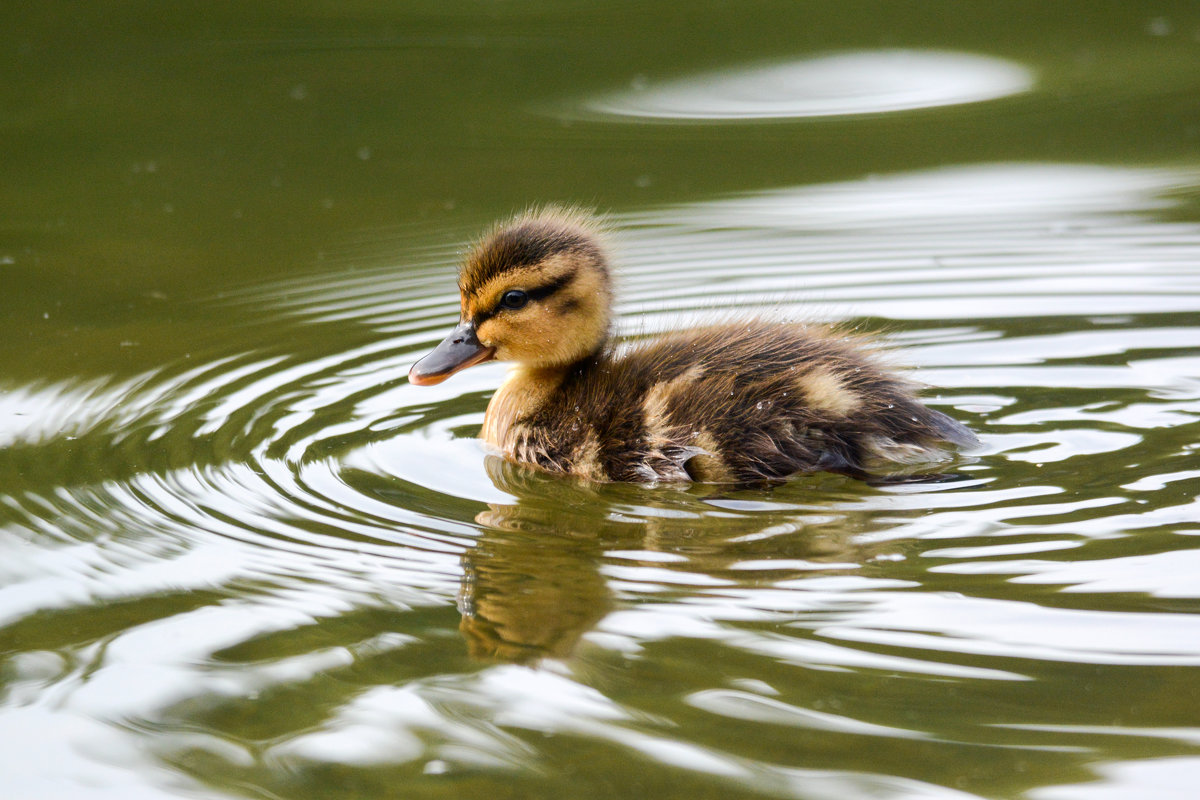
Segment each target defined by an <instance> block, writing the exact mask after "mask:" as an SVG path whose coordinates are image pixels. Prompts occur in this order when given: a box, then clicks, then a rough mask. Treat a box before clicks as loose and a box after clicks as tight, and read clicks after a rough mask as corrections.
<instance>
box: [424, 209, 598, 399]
mask: <svg viewBox="0 0 1200 800" xmlns="http://www.w3.org/2000/svg"><path fill="white" fill-rule="evenodd" d="M458 290H459V294H460V303H461V312H460V314H459V321H458V325H457V326H456V327H455V328H454V330H452V331H451V332H450V335H449V336H447V337H446V338H445V339H444V340H442V342H441V344H439V345H438V346H437V347H435V348H434V349H433V351H432V352H430V353H429V354H428V355H426V356H425V357H424V358H422V359H421V360H420V361H418V362H417V363H416V364H414V365H413V366H412V369H410V370H409V373H408V379H409V381H410V382H412V383H414V384H417V385H420V386H428V385H432V384H435V383H441V382H442V381H444V380H445V379H446V378H448V377H450V376H451V375H453V374H454V373H456V372H458V371H460V370H463V369H466V368H467V367H470V366H473V365H475V364H481V363H483V362H485V361H491V360H493V359H496V360H500V361H515V362H517V363H518V364H520V365H522V366H526V367H532V368H551V369H553V368H565V367H567V366H569V365H570V364H573V363H575V362H577V361H579V360H580V359H582V358H586V357H587V356H589V355H592V354H594V353H595V352H597V351H598V350H599V349H600V348H601V347H602V346H603V345H604V342H605V340H606V339H607V338H608V330H609V321H610V317H611V305H612V288H611V280H610V277H609V271H608V258H607V256H606V254H605V251H604V247H603V245H602V243H601V237H600V232H599V229H598V227H597V224H596V223H595V221H593V220H592V219H590V218H589V217H587V216H586V215H584V214H582V213H579V212H576V211H571V210H563V209H548V210H542V211H535V212H530V213H528V214H524V215H522V216H519V217H517V218H516V219H514V220H512V221H511V222H509V223H507V224H503V225H500V226H499V227H497V228H496V229H494V230H493V231H492V232H491V233H489V234H487V235H486V236H484V237H483V238H482V239H481V240H480V241H479V242H478V243H477V244H476V245H475V246H474V247H473V248H472V249H471V251H470V252H469V253H468V254H467V257H466V258H465V259H464V261H463V264H462V268H461V270H460V271H459V276H458Z"/></svg>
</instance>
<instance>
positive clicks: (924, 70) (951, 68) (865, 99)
mask: <svg viewBox="0 0 1200 800" xmlns="http://www.w3.org/2000/svg"><path fill="white" fill-rule="evenodd" d="M1033 85H1034V76H1033V73H1032V72H1031V71H1030V70H1029V69H1027V68H1025V67H1023V66H1021V65H1020V64H1014V63H1012V62H1011V61H1005V60H1002V59H999V58H993V57H989V56H980V55H973V54H969V53H953V52H945V51H927V50H868V51H862V52H851V53H838V54H835V55H826V56H820V57H817V58H805V59H801V60H798V61H789V62H785V63H782V64H770V65H765V66H756V67H746V68H741V69H732V70H724V71H718V72H711V73H706V74H702V75H692V76H687V77H684V78H678V79H675V80H672V81H667V82H664V83H661V84H657V85H651V86H648V87H642V86H637V87H634V88H633V89H630V90H627V91H623V92H617V93H614V94H610V95H606V96H603V97H599V98H596V99H594V100H591V101H589V102H586V103H585V104H584V109H585V110H586V111H588V112H591V113H593V114H601V115H604V116H612V117H618V118H621V117H624V118H638V119H653V120H660V121H665V120H704V121H713V120H738V119H772V118H789V117H829V116H838V115H845V114H878V113H883V112H889V111H907V110H911V109H918V108H934V107H937V106H949V105H957V104H960V103H977V102H980V101H982V100H993V99H995V98H998V97H1006V96H1009V95H1014V94H1019V93H1021V92H1026V91H1029V90H1030V89H1032V88H1033Z"/></svg>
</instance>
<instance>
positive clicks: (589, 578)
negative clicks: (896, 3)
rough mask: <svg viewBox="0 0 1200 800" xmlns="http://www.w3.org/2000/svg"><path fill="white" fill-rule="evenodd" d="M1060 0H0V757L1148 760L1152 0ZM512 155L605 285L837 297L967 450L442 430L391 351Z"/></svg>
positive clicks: (1173, 251)
mask: <svg viewBox="0 0 1200 800" xmlns="http://www.w3.org/2000/svg"><path fill="white" fill-rule="evenodd" d="M1090 8H1091V7H1090V6H1084V5H1080V6H1078V7H1074V6H1072V5H1071V4H1063V6H1062V8H1061V9H1059V8H1058V7H1057V6H1056V7H1055V9H1054V10H1047V9H1043V8H1042V7H1041V6H1033V5H1031V6H1029V7H1024V6H1021V5H1019V4H997V5H995V6H993V7H988V8H985V7H982V6H980V7H976V8H973V9H960V10H954V11H949V10H944V11H945V16H943V17H941V18H939V20H938V21H937V23H936V24H935V25H933V26H932V27H931V23H930V20H929V19H925V18H923V17H922V16H921V14H920V13H915V14H909V13H908V12H903V10H902V9H898V8H895V7H892V6H887V7H875V6H868V5H863V6H861V7H860V6H846V4H845V3H841V4H837V5H836V6H835V5H833V4H830V5H828V6H826V5H824V4H811V5H805V6H804V7H801V8H791V7H788V8H787V9H783V8H772V9H771V13H769V14H767V13H763V14H761V15H758V14H753V13H748V12H745V11H744V10H724V11H722V10H721V9H719V8H717V7H715V6H714V7H712V8H709V7H707V6H705V7H703V8H699V9H690V8H689V11H688V13H689V14H695V15H696V20H695V21H696V25H694V26H692V27H690V28H689V30H691V33H689V34H687V36H686V37H685V36H684V35H683V34H682V33H680V34H678V35H675V34H669V33H667V34H662V33H659V34H656V35H654V36H651V35H650V33H649V32H648V29H647V30H642V28H641V27H639V26H638V25H630V23H629V15H630V14H633V15H635V16H637V15H640V14H647V15H648V14H650V13H651V11H650V10H647V9H646V8H644V7H643V6H642V5H637V4H633V5H629V6H627V7H626V6H617V7H612V8H605V9H593V8H590V7H588V8H586V9H585V8H582V7H581V8H577V9H569V8H566V7H561V8H556V7H550V6H545V5H542V4H536V3H516V4H511V5H510V6H506V7H505V8H504V9H490V10H488V11H487V13H486V14H483V12H481V11H479V9H475V10H473V11H472V13H470V14H468V13H467V12H466V10H461V13H460V11H456V10H455V9H454V8H450V7H447V8H446V9H443V10H439V11H431V10H428V9H422V8H420V7H418V6H413V7H412V8H408V7H403V6H400V7H395V8H392V7H388V8H383V7H375V6H372V5H371V4H369V3H368V4H359V5H357V6H355V7H354V8H352V9H346V10H343V11H340V12H338V13H337V14H334V13H332V12H322V11H321V10H319V9H316V8H308V9H304V10H294V9H273V8H270V7H268V6H265V5H264V6H263V7H262V8H260V9H258V10H257V11H255V12H253V13H250V14H245V13H244V12H240V13H239V14H238V15H234V13H233V12H232V11H230V12H225V11H211V10H205V11H204V12H201V11H200V10H198V9H188V8H182V9H179V10H176V11H174V12H172V13H173V14H174V16H162V15H160V14H158V13H157V12H155V13H151V12H150V11H149V10H147V9H138V8H135V7H132V6H131V7H130V8H129V9H125V10H122V11H119V12H113V13H114V14H115V16H111V17H110V16H105V17H104V18H103V19H101V18H100V16H99V15H98V12H91V11H87V10H80V9H73V10H72V13H71V14H70V15H67V14H64V13H63V10H62V9H58V8H55V7H54V6H53V5H50V6H45V7H42V8H39V9H28V10H23V11H20V12H19V13H17V12H10V16H18V17H19V19H17V20H14V21H13V23H12V24H10V25H6V26H3V27H4V31H5V32H4V33H3V34H0V36H3V37H4V39H3V43H4V48H3V49H4V52H5V54H6V56H5V58H6V59H7V60H6V61H5V62H4V64H5V66H3V67H2V68H3V69H4V70H5V73H4V74H5V77H6V80H5V81H0V85H3V86H5V87H6V88H5V89H4V90H3V91H4V92H5V96H6V98H7V101H6V103H5V104H4V107H5V108H6V109H8V110H6V111H5V112H4V114H3V115H0V135H2V136H3V140H4V142H5V146H4V151H5V152H6V153H7V154H8V156H9V158H10V160H11V164H10V165H9V168H7V169H6V173H7V180H8V190H7V191H6V192H4V193H3V196H2V197H0V203H3V212H2V214H0V219H3V220H5V221H4V223H3V224H2V225H0V275H3V276H5V280H6V290H7V291H6V293H5V294H4V297H3V299H0V308H3V309H4V314H3V316H2V317H0V325H2V326H3V330H4V332H5V334H6V335H5V336H4V337H0V340H2V342H3V343H2V344H0V363H2V364H3V367H4V368H3V372H2V373H0V375H2V377H0V388H2V390H3V391H2V393H0V552H2V554H3V556H2V558H0V787H2V788H3V792H0V794H3V796H4V797H6V798H7V797H13V798H34V797H37V798H54V797H63V798H108V797H114V798H115V797H120V798H122V799H123V800H124V799H126V798H139V799H140V798H153V799H155V800H157V798H175V797H206V798H233V797H256V798H258V797H260V798H358V797H372V798H375V797H405V798H409V797H428V798H440V797H446V798H451V797H453V798H459V797H521V798H525V797H551V796H553V797H613V798H617V797H620V798H629V797H656V798H660V797H661V798H677V797H679V798H682V797H688V798H707V797H713V798H717V797H720V798H742V797H745V798H760V797H777V798H813V799H815V800H824V799H825V798H839V799H840V798H850V797H855V798H857V797H865V798H905V799H906V800H907V799H908V798H937V799H938V800H941V799H942V798H947V799H949V798H955V799H957V798H999V797H1003V798H1028V799H1029V800H1075V799H1076V798H1089V800H1090V799H1091V798H1105V799H1107V798H1123V797H1155V798H1159V797H1162V798H1171V797H1179V798H1184V797H1191V796H1192V794H1193V793H1194V786H1195V783H1196V780H1197V777H1198V776H1200V712H1198V711H1197V709H1198V708H1200V672H1198V671H1197V667H1198V666H1200V580H1198V579H1197V577H1196V576H1197V575H1198V574H1200V503H1198V501H1197V491H1196V489H1197V486H1200V480H1198V479H1200V452H1198V451H1200V444H1198V443H1200V267H1198V266H1197V265H1198V264H1200V204H1198V203H1197V197H1200V193H1198V191H1197V187H1200V160H1198V159H1197V158H1196V152H1197V151H1196V145H1197V142H1198V141H1200V115H1198V113H1197V108H1196V106H1195V103H1194V102H1193V101H1192V98H1193V97H1195V96H1197V95H1196V91H1198V90H1200V85H1198V84H1200V73H1197V72H1196V70H1195V63H1196V58H1197V54H1200V43H1198V41H1200V40H1198V39H1197V33H1198V32H1200V16H1197V15H1196V13H1195V12H1194V10H1192V9H1191V7H1190V6H1188V5H1179V6H1177V7H1175V6H1172V7H1167V6H1164V8H1163V9H1161V10H1158V11H1156V12H1155V13H1154V14H1147V13H1145V12H1144V10H1141V9H1134V8H1129V7H1124V6H1122V7H1120V8H1116V9H1107V10H1105V11H1104V12H1103V13H1101V12H1099V11H1095V10H1092V11H1089V12H1087V13H1085V11H1086V9H1090ZM1039 9H1041V10H1040V11H1038V10H1039ZM476 12H478V13H476ZM902 12H903V13H902ZM1035 12H1037V13H1035ZM107 13H108V12H106V14H107ZM672 13H676V14H677V13H679V11H678V9H674V10H672V7H671V6H669V5H666V4H664V5H662V6H656V7H655V8H654V10H653V14H655V15H657V16H655V17H654V18H655V19H662V18H665V17H668V16H669V15H670V14H672ZM91 14H96V15H97V16H96V17H94V18H93V17H89V15H91ZM223 15H229V16H223ZM638 18H639V19H641V17H640V16H639V17H638ZM647 19H650V17H647ZM642 21H643V22H645V21H646V20H642ZM102 22H103V23H104V24H103V25H101V23H102ZM49 42H62V43H65V44H63V45H62V46H63V51H62V53H61V57H59V58H57V59H53V60H49V61H45V60H39V59H36V58H35V56H36V55H37V54H38V53H42V52H44V48H46V47H47V46H48V44H47V43H49ZM1051 44H1052V45H1053V46H1050V45H1051ZM68 45H69V46H68ZM651 45H653V46H651ZM701 46H707V48H708V50H707V55H705V56H703V57H701V55H700V54H698V53H696V52H695V51H694V49H693V48H695V47H701ZM947 59H949V61H947ZM885 62H886V63H888V64H890V65H892V71H891V72H890V73H889V74H888V75H887V76H886V78H887V79H886V80H883V79H878V80H877V79H876V78H878V77H879V71H878V70H879V68H878V67H877V66H875V65H878V64H880V63H885ZM564 63H566V64H567V65H569V66H570V69H569V70H568V71H567V73H568V74H569V75H571V76H575V77H572V78H571V79H570V80H568V79H567V78H566V77H563V74H564V73H563V72H562V70H563V64H564ZM948 63H952V64H953V65H956V67H957V72H956V73H955V74H954V75H953V76H952V77H953V80H951V79H950V77H948V76H947V75H946V71H947V66H946V65H947V64H948ZM31 64H32V65H34V66H31ZM431 74H432V75H437V76H438V79H437V80H431V79H430V77H429V76H430V75H431ZM579 76H587V77H579ZM814 76H816V77H815V78H814ZM817 78H819V80H817ZM812 81H815V82H812ZM829 82H832V83H829ZM830 85H832V86H834V87H841V88H840V89H838V90H837V91H836V92H830V91H828V89H829V86H830ZM726 101H729V102H726ZM114 109H115V110H116V112H115V115H114ZM129 131H137V135H136V136H134V135H130V134H129ZM546 200H573V201H584V202H594V203H596V204H597V205H598V206H601V207H603V208H605V209H608V210H609V211H610V216H611V219H612V222H613V223H614V227H615V229H616V230H617V236H616V241H615V248H616V251H617V253H618V260H619V263H620V268H619V280H620V284H619V288H620V293H621V299H620V304H619V307H618V313H619V326H620V330H621V332H622V334H623V335H627V336H640V335H647V334H653V333H655V332H658V331H662V330H668V329H672V328H675V327H679V326H681V325H685V324H688V323H690V322H691V321H693V320H700V319H703V318H704V317H705V315H707V314H712V313H718V314H719V313H721V312H723V311H728V310H732V309H738V310H756V311H764V310H765V311H767V312H769V313H773V314H777V315H780V316H792V317H800V318H804V319H818V320H836V321H841V322H845V323H846V324H848V325H851V326H856V327H858V328H860V329H863V330H874V331H878V332H879V335H880V337H881V339H882V340H883V341H884V342H886V343H887V344H888V345H889V346H890V347H892V348H893V358H894V360H895V361H897V362H898V363H900V364H906V365H908V366H910V367H911V368H913V369H914V375H915V377H917V378H918V379H920V380H922V381H925V382H927V383H929V384H930V385H931V386H932V387H935V388H932V389H931V390H930V391H929V392H928V395H927V396H928V398H929V402H930V403H931V404H932V405H935V406H936V407H938V408H940V409H942V410H944V411H946V412H947V413H950V414H952V415H953V416H955V417H956V418H958V419H960V420H962V421H964V422H966V423H968V424H969V425H971V426H972V428H973V429H975V430H976V431H977V432H978V433H979V434H980V437H981V439H982V440H983V442H984V447H983V448H982V449H981V450H980V451H978V452H976V453H973V454H972V455H971V456H970V457H969V458H968V459H966V460H964V462H963V463H962V464H961V465H960V466H959V471H960V472H962V473H963V474H964V475H965V476H967V479H966V480H964V481H961V482H957V483H950V484H931V485H904V486H895V487H872V486H867V485H864V484H862V483H859V482H855V481H852V480H849V479H845V478H841V477H837V476H830V475H818V476H808V477H801V478H797V479H795V480H792V481H790V482H788V483H786V484H785V485H782V486H780V487H777V488H775V489H773V490H770V491H763V490H736V491H730V490H713V489H712V488H706V487H685V488H681V487H657V488H653V487H641V486H631V485H596V484H590V483H587V482H583V481H577V480H573V479H564V478H557V477H551V476H546V475H542V474H538V473H535V472H530V471H528V470H525V469H522V468H520V467H516V466H513V465H511V464H507V463H505V462H503V461H501V460H499V459H497V458H495V457H494V456H491V455H489V454H488V453H486V452H485V451H484V450H483V449H482V448H481V447H480V446H479V444H478V443H477V442H476V440H475V439H474V436H475V434H476V433H477V431H478V429H479V426H480V424H481V422H482V417H483V410H484V408H485V406H486V402H487V397H488V396H489V395H490V392H491V391H492V390H493V389H494V388H495V386H496V385H497V384H498V382H499V381H500V379H501V376H502V374H503V369H504V368H503V366H501V365H485V366H481V367H477V368H473V369H471V370H468V371H466V372H463V373H461V374H459V375H456V376H455V377H454V378H452V379H451V380H450V381H447V382H446V383H443V384H440V385H438V386H435V387H428V388H421V387H412V386H409V385H408V384H407V381H406V379H405V375H406V373H407V370H408V367H409V366H410V365H411V364H412V362H413V361H414V360H415V359H416V358H417V357H419V356H420V355H421V354H423V353H424V352H426V351H427V350H428V349H429V348H430V347H431V346H432V345H433V344H434V343H435V342H436V341H437V340H438V339H440V337H441V336H442V335H443V334H444V332H445V331H446V330H448V328H449V326H450V325H451V324H452V323H453V321H454V317H455V314H456V307H457V298H456V294H455V289H454V261H455V259H456V257H457V254H458V253H459V252H460V251H461V248H462V247H463V245H464V243H465V242H466V241H467V240H468V239H469V238H470V237H471V236H472V235H473V234H474V233H476V232H478V230H479V229H480V228H481V227H483V226H485V225H487V224H488V223H489V222H490V221H491V220H492V219H494V218H497V217H501V216H504V215H506V214H507V213H509V212H511V211H512V210H513V209H514V208H519V207H521V206H522V205H524V204H526V203H529V202H533V201H546Z"/></svg>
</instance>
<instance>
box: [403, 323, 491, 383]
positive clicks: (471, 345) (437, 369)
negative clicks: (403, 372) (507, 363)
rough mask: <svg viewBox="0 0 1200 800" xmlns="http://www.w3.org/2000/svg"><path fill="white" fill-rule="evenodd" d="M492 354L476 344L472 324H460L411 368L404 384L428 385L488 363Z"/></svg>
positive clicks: (478, 343) (477, 340) (488, 349)
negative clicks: (485, 362) (468, 368)
mask: <svg viewBox="0 0 1200 800" xmlns="http://www.w3.org/2000/svg"><path fill="white" fill-rule="evenodd" d="M495 354H496V351H495V349H494V348H491V347H485V346H484V345H483V344H481V343H480V341H479V338H478V337H477V336H476V335H475V326H474V325H472V324H471V323H469V322H460V323H459V324H458V326H457V327H456V328H455V329H454V330H452V331H450V335H449V336H447V337H446V338H445V339H443V340H442V342H441V344H439V345H438V346H437V347H435V348H433V350H432V351H431V352H430V353H429V355H427V356H425V357H424V358H422V359H421V360H420V361H418V362H417V363H415V364H413V365H412V369H410V370H409V371H408V381H409V383H414V384H416V385H417V386H432V385H433V384H435V383H441V382H442V381H444V380H446V378H449V377H450V376H451V375H453V374H454V373H456V372H459V371H460V370H464V369H466V368H467V367H472V366H474V365H476V364H482V363H483V362H484V361H491V359H492V357H493V356H494V355H495Z"/></svg>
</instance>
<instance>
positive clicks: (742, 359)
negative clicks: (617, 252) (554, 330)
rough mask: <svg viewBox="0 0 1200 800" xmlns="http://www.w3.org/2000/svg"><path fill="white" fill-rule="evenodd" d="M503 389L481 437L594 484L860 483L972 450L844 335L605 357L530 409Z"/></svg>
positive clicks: (819, 333)
mask: <svg viewBox="0 0 1200 800" xmlns="http://www.w3.org/2000/svg"><path fill="white" fill-rule="evenodd" d="M520 391H521V387H520V385H519V383H518V385H514V386H509V387H507V389H506V388H505V387H502V389H501V391H500V392H498V393H497V396H496V397H495V398H493V401H492V404H491V405H490V406H489V408H488V422H487V423H486V424H485V438H486V439H488V440H489V443H490V444H492V445H493V446H495V447H497V448H499V449H500V450H502V451H504V452H505V454H506V455H508V456H509V457H511V458H514V459H515V460H517V461H523V462H526V463H532V464H535V465H537V466H540V467H542V468H544V469H547V470H550V471H554V472H568V473H573V474H577V475H581V476H584V477H587V478H591V479H593V480H611V481H639V482H647V481H651V482H652V481H672V480H690V481H700V482H710V483H743V484H744V483H755V482H761V481H770V480H777V479H780V478H784V477H786V476H788V475H791V474H794V473H803V472H817V471H823V470H827V471H833V472H843V473H846V474H850V475H854V476H855V477H863V476H865V475H869V474H872V473H874V472H878V471H886V470H888V469H893V470H894V469H895V466H896V465H908V464H916V463H922V462H928V461H932V460H937V459H938V458H941V457H943V456H944V449H943V446H944V445H945V444H953V445H959V446H971V445H974V444H977V440H976V438H975V436H974V435H973V434H972V433H971V432H970V431H969V430H968V429H967V428H965V427H964V426H963V425H961V424H959V423H958V422H956V421H954V420H953V419H951V418H950V417H947V416H946V415H945V414H942V413H941V412H939V411H935V410H933V409H930V408H927V407H925V406H924V405H923V404H922V403H921V402H920V401H919V400H917V397H916V394H917V386H916V384H914V383H912V382H910V381H908V380H905V379H904V378H901V377H899V376H897V375H895V374H893V373H890V372H888V371H887V370H886V369H885V368H884V367H883V366H882V365H881V364H880V361H879V358H878V356H876V355H875V354H873V353H872V352H871V351H870V350H869V349H865V348H864V346H863V343H862V342H861V341H858V340H857V339H855V338H854V337H849V336H846V335H844V334H839V333H837V332H835V331H833V330H831V329H829V328H824V327H819V326H806V325H800V324H787V323H771V322H764V321H758V320H750V321H742V322H733V323H727V324H721V325H714V326H711V327H707V328H701V329H697V330H692V331H689V332H687V333H677V334H670V335H667V336H664V337H661V338H658V339H655V340H652V341H649V342H645V343H638V344H634V345H631V346H628V347H625V348H606V349H605V350H603V351H601V352H600V353H598V354H596V355H593V356H589V357H587V358H585V359H583V360H581V361H580V362H578V363H577V364H574V365H572V366H571V367H570V368H569V369H568V370H566V371H565V372H564V373H563V374H562V377H561V380H560V382H559V383H558V385H557V386H556V387H554V388H553V390H552V391H545V392H543V393H542V396H541V397H539V398H537V400H536V401H535V402H534V403H532V404H526V405H522V404H521V403H518V402H514V395H515V394H518V393H520Z"/></svg>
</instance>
